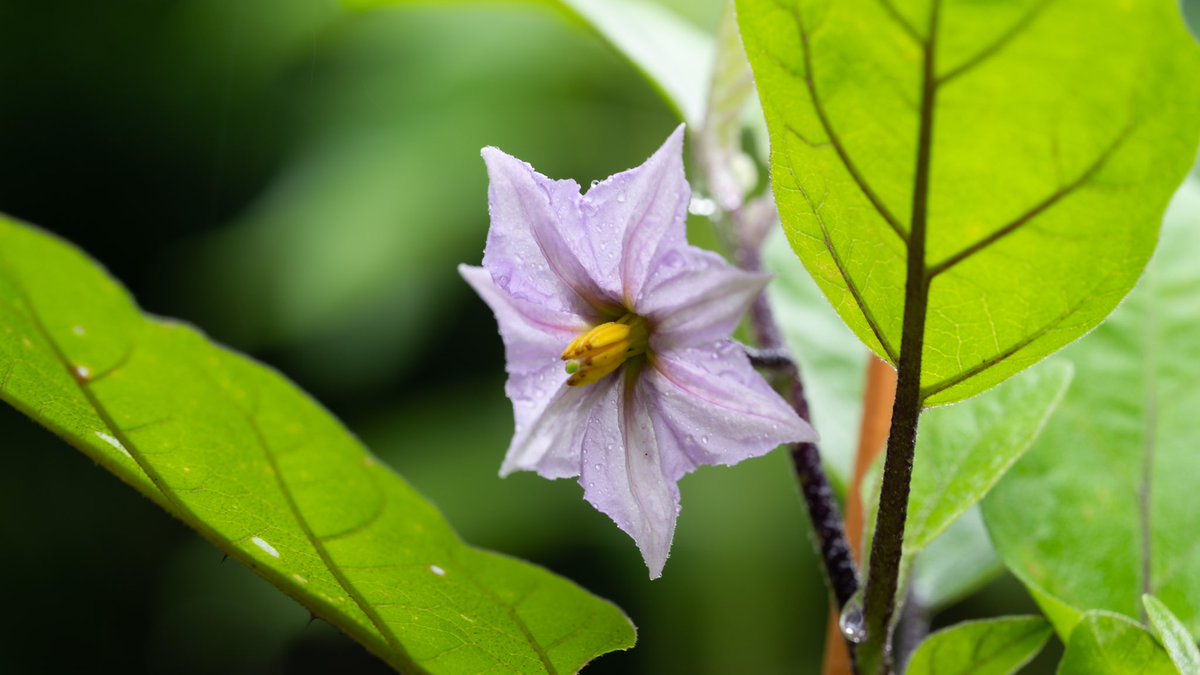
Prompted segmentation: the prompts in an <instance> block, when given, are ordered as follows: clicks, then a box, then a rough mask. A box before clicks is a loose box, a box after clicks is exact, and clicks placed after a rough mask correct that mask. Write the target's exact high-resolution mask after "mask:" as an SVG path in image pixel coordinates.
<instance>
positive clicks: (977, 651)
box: [905, 616, 1052, 675]
mask: <svg viewBox="0 0 1200 675" xmlns="http://www.w3.org/2000/svg"><path fill="white" fill-rule="evenodd" d="M1051 632H1052V631H1051V630H1050V626H1049V625H1048V624H1047V623H1046V622H1045V621H1044V620H1043V619H1041V618H1039V617H1036V616H1011V617H1003V618H1000V619H989V620H986V621H971V622H967V623H960V624H958V625H956V626H954V627H952V628H947V629H946V630H943V631H939V632H937V633H934V634H933V635H930V636H929V638H928V639H927V640H925V642H923V643H921V646H920V647H918V648H917V651H915V652H913V656H912V659H911V660H909V662H908V669H907V670H906V671H905V672H907V673H909V675H968V673H969V674H970V675H1009V674H1011V673H1015V672H1017V670H1018V669H1019V668H1020V667H1021V666H1023V665H1025V664H1026V663H1028V662H1029V660H1030V659H1032V658H1033V657H1034V656H1036V655H1037V653H1038V652H1039V651H1041V649H1042V646H1043V645H1045V644H1046V640H1048V639H1050V634H1051Z"/></svg>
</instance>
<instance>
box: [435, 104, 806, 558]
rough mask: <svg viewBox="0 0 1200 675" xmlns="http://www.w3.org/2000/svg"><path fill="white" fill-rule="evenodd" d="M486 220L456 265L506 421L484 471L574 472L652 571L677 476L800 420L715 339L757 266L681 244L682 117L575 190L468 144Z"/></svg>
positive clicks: (751, 446) (723, 332) (750, 452)
mask: <svg viewBox="0 0 1200 675" xmlns="http://www.w3.org/2000/svg"><path fill="white" fill-rule="evenodd" d="M483 159H484V161H485V163H486V164H487V170H488V176H489V178H490V181H491V185H490V187H489V190H488V204H489V211H490V213H491V219H492V225H491V229H490V230H489V232H488V237H487V246H486V249H485V250H484V255H483V267H469V266H466V265H463V266H460V267H459V272H460V273H461V274H462V275H463V277H464V278H465V279H466V280H467V282H468V283H469V284H471V286H472V287H473V288H474V289H475V291H476V292H477V293H479V295H480V296H481V297H482V298H483V300H484V301H485V302H486V303H487V304H488V306H490V307H491V309H492V311H493V312H494V313H495V315H496V320H497V322H498V323H499V324H500V334H501V336H502V337H503V339H504V346H505V352H506V355H507V360H508V367H507V370H508V383H507V385H506V386H505V391H506V393H507V394H508V397H509V398H510V399H512V402H513V409H514V414H515V418H516V432H515V435H514V437H513V439H512V444H511V445H510V446H509V448H508V454H507V456H506V457H505V459H504V463H503V465H502V467H501V469H500V475H501V476H506V475H508V474H510V473H512V472H513V471H536V472H537V473H538V474H539V475H541V476H543V477H545V478H570V477H576V476H578V477H579V483H580V485H582V486H583V490H584V498H585V499H587V501H588V502H590V503H591V504H592V505H593V506H594V507H596V508H597V509H599V510H600V511H601V512H603V513H605V514H607V515H608V516H609V517H610V518H612V519H613V521H615V522H616V524H617V526H618V527H620V528H621V529H622V530H624V531H625V532H626V533H627V534H629V536H631V537H633V539H634V541H635V542H636V543H637V545H638V548H639V549H641V552H642V557H643V558H644V559H645V561H646V566H647V567H649V569H650V576H651V578H657V577H659V576H660V575H661V574H662V568H663V565H664V564H665V563H666V559H667V554H668V552H669V550H670V548H671V539H672V537H673V536H674V533H675V518H676V515H677V514H678V512H679V489H678V487H677V485H676V483H677V481H678V480H679V479H680V478H682V477H683V476H684V475H685V474H687V473H689V472H691V471H694V470H695V469H696V468H697V467H699V466H702V465H706V464H708V465H715V464H723V465H731V464H736V463H737V462H740V461H741V460H743V459H747V458H750V457H757V456H760V455H763V454H765V453H767V452H769V451H771V450H772V449H773V448H775V447H777V446H779V445H780V444H782V443H787V442H799V441H813V440H816V432H815V431H813V429H812V427H810V426H809V425H808V424H807V423H805V422H804V421H803V420H801V419H800V417H799V416H798V415H797V414H796V413H795V411H794V410H792V408H791V407H790V406H789V405H788V404H787V403H786V402H785V401H784V400H783V399H782V398H781V397H780V396H779V395H778V394H777V393H776V392H775V391H774V390H772V389H771V387H770V386H768V385H767V383H766V382H765V381H763V379H762V378H761V377H760V376H759V375H758V373H757V372H755V371H754V369H753V367H752V366H751V365H750V361H749V359H748V358H747V357H746V355H745V353H744V352H743V350H742V349H741V348H740V347H739V346H738V345H736V344H734V343H732V342H730V340H729V337H730V334H731V333H732V332H733V330H734V328H736V327H737V324H738V322H739V321H740V319H741V317H742V315H743V313H744V312H745V311H746V309H747V307H748V306H749V305H750V303H751V302H752V301H753V299H754V297H755V296H756V295H757V294H758V293H759V292H760V291H761V290H762V289H763V287H764V285H765V284H766V281H767V277H766V276H765V275H762V274H754V273H749V272H745V271H742V270H739V269H737V268H734V267H732V266H730V265H729V264H728V263H726V262H725V260H724V259H722V258H721V257H720V256H718V255H716V254H714V253H711V252H708V251H704V250H702V249H699V248H696V247H694V246H690V245H689V244H688V243H687V239H686V232H685V220H686V218H687V206H688V200H689V198H690V195H691V191H690V189H689V188H688V184H687V180H686V179H685V178H684V173H683V127H682V126H681V127H679V128H678V129H676V130H675V133H673V134H671V137H670V138H668V139H667V142H666V143H664V144H663V146H662V148H660V149H659V150H658V152H656V153H654V155H653V156H652V157H650V159H648V160H647V161H646V163H645V164H643V165H642V166H640V167H638V168H636V169H631V170H629V171H625V172H623V173H619V174H616V175H615V176H612V177H610V178H608V179H607V180H605V181H604V182H602V183H597V184H594V185H593V186H592V188H591V189H590V190H588V192H587V194H583V195H581V194H580V190H579V185H578V184H576V183H575V181H571V180H560V181H556V180H551V179H549V178H546V177H545V176H542V175H541V174H539V173H537V172H535V171H534V170H533V167H531V166H529V165H528V164H526V163H525V162H522V161H520V160H518V159H516V158H514V157H511V156H509V155H506V154H504V153H503V152H501V151H499V150H497V149H495V148H485V149H484V150H483Z"/></svg>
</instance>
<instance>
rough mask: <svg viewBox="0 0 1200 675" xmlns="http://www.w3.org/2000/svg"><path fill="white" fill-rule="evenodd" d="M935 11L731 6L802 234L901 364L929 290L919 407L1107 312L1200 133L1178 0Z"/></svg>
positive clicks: (761, 0)
mask: <svg viewBox="0 0 1200 675" xmlns="http://www.w3.org/2000/svg"><path fill="white" fill-rule="evenodd" d="M944 4H945V6H944V7H941V6H940V4H939V3H937V2H933V3H906V4H904V5H903V6H900V9H895V8H893V6H892V4H891V3H889V2H879V1H878V0H853V1H847V2H836V3H829V2H818V1H815V0H799V1H797V2H784V3H780V2H778V1H777V0H741V1H740V2H739V3H738V10H739V11H738V16H739V20H740V23H741V29H742V36H743V39H744V41H745V44H746V50H747V54H748V56H749V58H750V63H751V65H752V66H753V68H754V72H755V76H756V79H757V82H758V88H759V93H760V96H761V98H762V101H763V108H764V111H765V113H766V118H767V125H768V127H769V129H770V132H771V141H772V150H773V152H772V177H773V179H774V181H773V182H774V189H775V196H776V199H777V201H778V205H779V211H780V213H781V215H782V217H783V224H784V229H785V231H786V232H787V234H788V238H789V240H790V241H791V244H792V247H793V248H794V249H795V250H796V253H797V255H799V257H800V259H801V261H802V262H804V264H805V266H806V267H807V268H808V270H809V272H810V273H811V274H812V275H813V277H814V278H815V279H816V280H817V283H818V284H819V285H820V286H821V289H822V291H824V293H825V294H826V296H827V297H828V298H829V301H830V303H831V304H832V305H833V306H834V308H835V309H836V310H837V311H838V313H839V314H840V315H841V316H842V318H843V319H844V320H845V321H846V323H847V324H848V325H849V326H850V328H851V329H853V330H854V332H855V333H856V334H857V335H858V336H859V338H860V339H862V341H863V342H864V343H865V344H866V345H867V346H868V347H870V348H871V349H872V350H873V351H874V352H875V353H876V354H878V355H879V356H880V358H883V359H885V360H887V361H889V362H891V363H893V364H895V363H897V362H898V359H899V356H900V351H901V323H902V319H903V312H904V308H905V306H906V302H907V303H908V304H909V305H917V304H920V305H924V304H925V303H927V308H926V309H927V311H926V312H925V313H924V316H923V317H922V321H921V325H920V326H919V327H918V330H919V336H918V337H910V339H912V340H914V343H913V344H915V345H921V349H922V352H923V358H922V359H921V361H920V363H921V366H922V369H921V373H920V396H921V399H922V400H923V401H924V402H925V403H926V404H928V405H939V404H944V403H952V402H954V401H958V400H962V399H964V398H968V397H970V396H972V395H974V394H977V393H979V392H981V391H983V390H985V389H987V388H988V387H990V386H993V385H995V384H996V383H998V382H1001V381H1003V380H1004V379H1005V378H1007V377H1009V376H1011V375H1012V374H1014V373H1016V372H1019V371H1020V370H1022V369H1024V368H1026V367H1028V366H1030V365H1032V364H1033V363H1035V362H1037V361H1038V360H1040V359H1042V358H1044V357H1045V356H1047V355H1048V354H1050V353H1051V352H1053V351H1055V350H1057V349H1059V348H1061V347H1062V346H1064V345H1066V344H1067V343H1069V342H1071V341H1072V340H1074V339H1075V338H1077V337H1079V336H1080V335H1082V334H1084V333H1086V332H1087V331H1088V330H1090V329H1092V328H1093V327H1095V326H1096V325H1097V324H1098V323H1099V322H1100V321H1101V320H1102V319H1103V318H1104V317H1105V316H1106V315H1107V314H1108V313H1109V312H1110V311H1112V309H1113V308H1114V307H1115V306H1116V305H1117V303H1118V302H1119V301H1120V299H1121V298H1122V297H1123V296H1124V295H1125V294H1126V293H1127V292H1128V291H1129V290H1130V288H1132V287H1133V285H1134V283H1135V282H1136V280H1137V278H1138V276H1139V274H1140V272H1141V269H1142V267H1143V266H1144V265H1145V263H1146V260H1147V259H1148V258H1149V257H1150V254H1151V252H1152V251H1153V248H1154V243H1155V227H1156V223H1157V222H1158V220H1159V218H1160V216H1161V214H1162V211H1163V209H1164V208H1165V206H1166V203H1167V200H1168V198H1169V197H1170V195H1171V193H1172V192H1173V191H1174V189H1175V187H1176V185H1177V184H1178V181H1179V180H1180V178H1181V177H1182V176H1183V174H1184V173H1185V171H1186V169H1187V167H1188V166H1189V165H1190V164H1191V161H1192V158H1193V156H1194V153H1195V143H1196V137H1197V132H1198V131H1200V126H1198V125H1200V122H1197V120H1200V92H1197V91H1196V90H1195V89H1194V88H1191V87H1179V86H1175V84H1174V83H1176V82H1186V81H1191V80H1192V78H1193V77H1194V75H1195V73H1196V72H1197V66H1198V65H1200V56H1198V55H1197V53H1196V49H1195V46H1194V45H1193V44H1192V43H1191V39H1190V37H1189V36H1188V35H1187V33H1186V31H1185V30H1184V28H1183V26H1182V25H1181V22H1180V21H1179V17H1178V12H1177V9H1176V7H1175V3H1173V2H1170V1H1168V0H1160V1H1156V2H1139V3H1125V2H1117V1H1115V0H1106V1H1105V2H1094V1H1092V0H1062V1H1059V2H1037V3H1034V2H1007V3H983V4H980V3H965V2H954V3H952V2H947V3H944ZM921 130H923V132H922V133H918V132H919V131H921ZM922 134H923V135H922ZM1118 186H1119V189H1118ZM914 224H917V225H920V227H917V228H914ZM926 225H927V227H926ZM926 230H927V231H926ZM914 261H915V262H914ZM910 263H911V264H913V265H918V266H919V267H918V268H917V269H918V270H919V271H920V274H919V275H918V276H919V278H921V279H923V282H922V283H923V285H921V287H920V288H918V287H916V286H913V284H912V283H910V281H909V280H908V279H906V277H908V276H909V266H910ZM906 286H907V288H906ZM922 298H924V299H922Z"/></svg>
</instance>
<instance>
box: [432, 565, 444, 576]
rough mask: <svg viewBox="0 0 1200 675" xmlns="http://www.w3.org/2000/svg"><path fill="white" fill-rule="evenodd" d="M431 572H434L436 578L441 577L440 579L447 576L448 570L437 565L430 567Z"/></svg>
mask: <svg viewBox="0 0 1200 675" xmlns="http://www.w3.org/2000/svg"><path fill="white" fill-rule="evenodd" d="M429 571H430V572H433V573H434V575H435V576H439V577H444V576H446V570H444V569H442V568H440V567H438V566H437V565H430V566H429Z"/></svg>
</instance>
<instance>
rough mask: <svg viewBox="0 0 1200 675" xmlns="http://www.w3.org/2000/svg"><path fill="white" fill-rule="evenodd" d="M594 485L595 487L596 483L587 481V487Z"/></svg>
mask: <svg viewBox="0 0 1200 675" xmlns="http://www.w3.org/2000/svg"><path fill="white" fill-rule="evenodd" d="M594 487H596V484H595V483H593V482H592V481H588V488H594Z"/></svg>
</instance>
